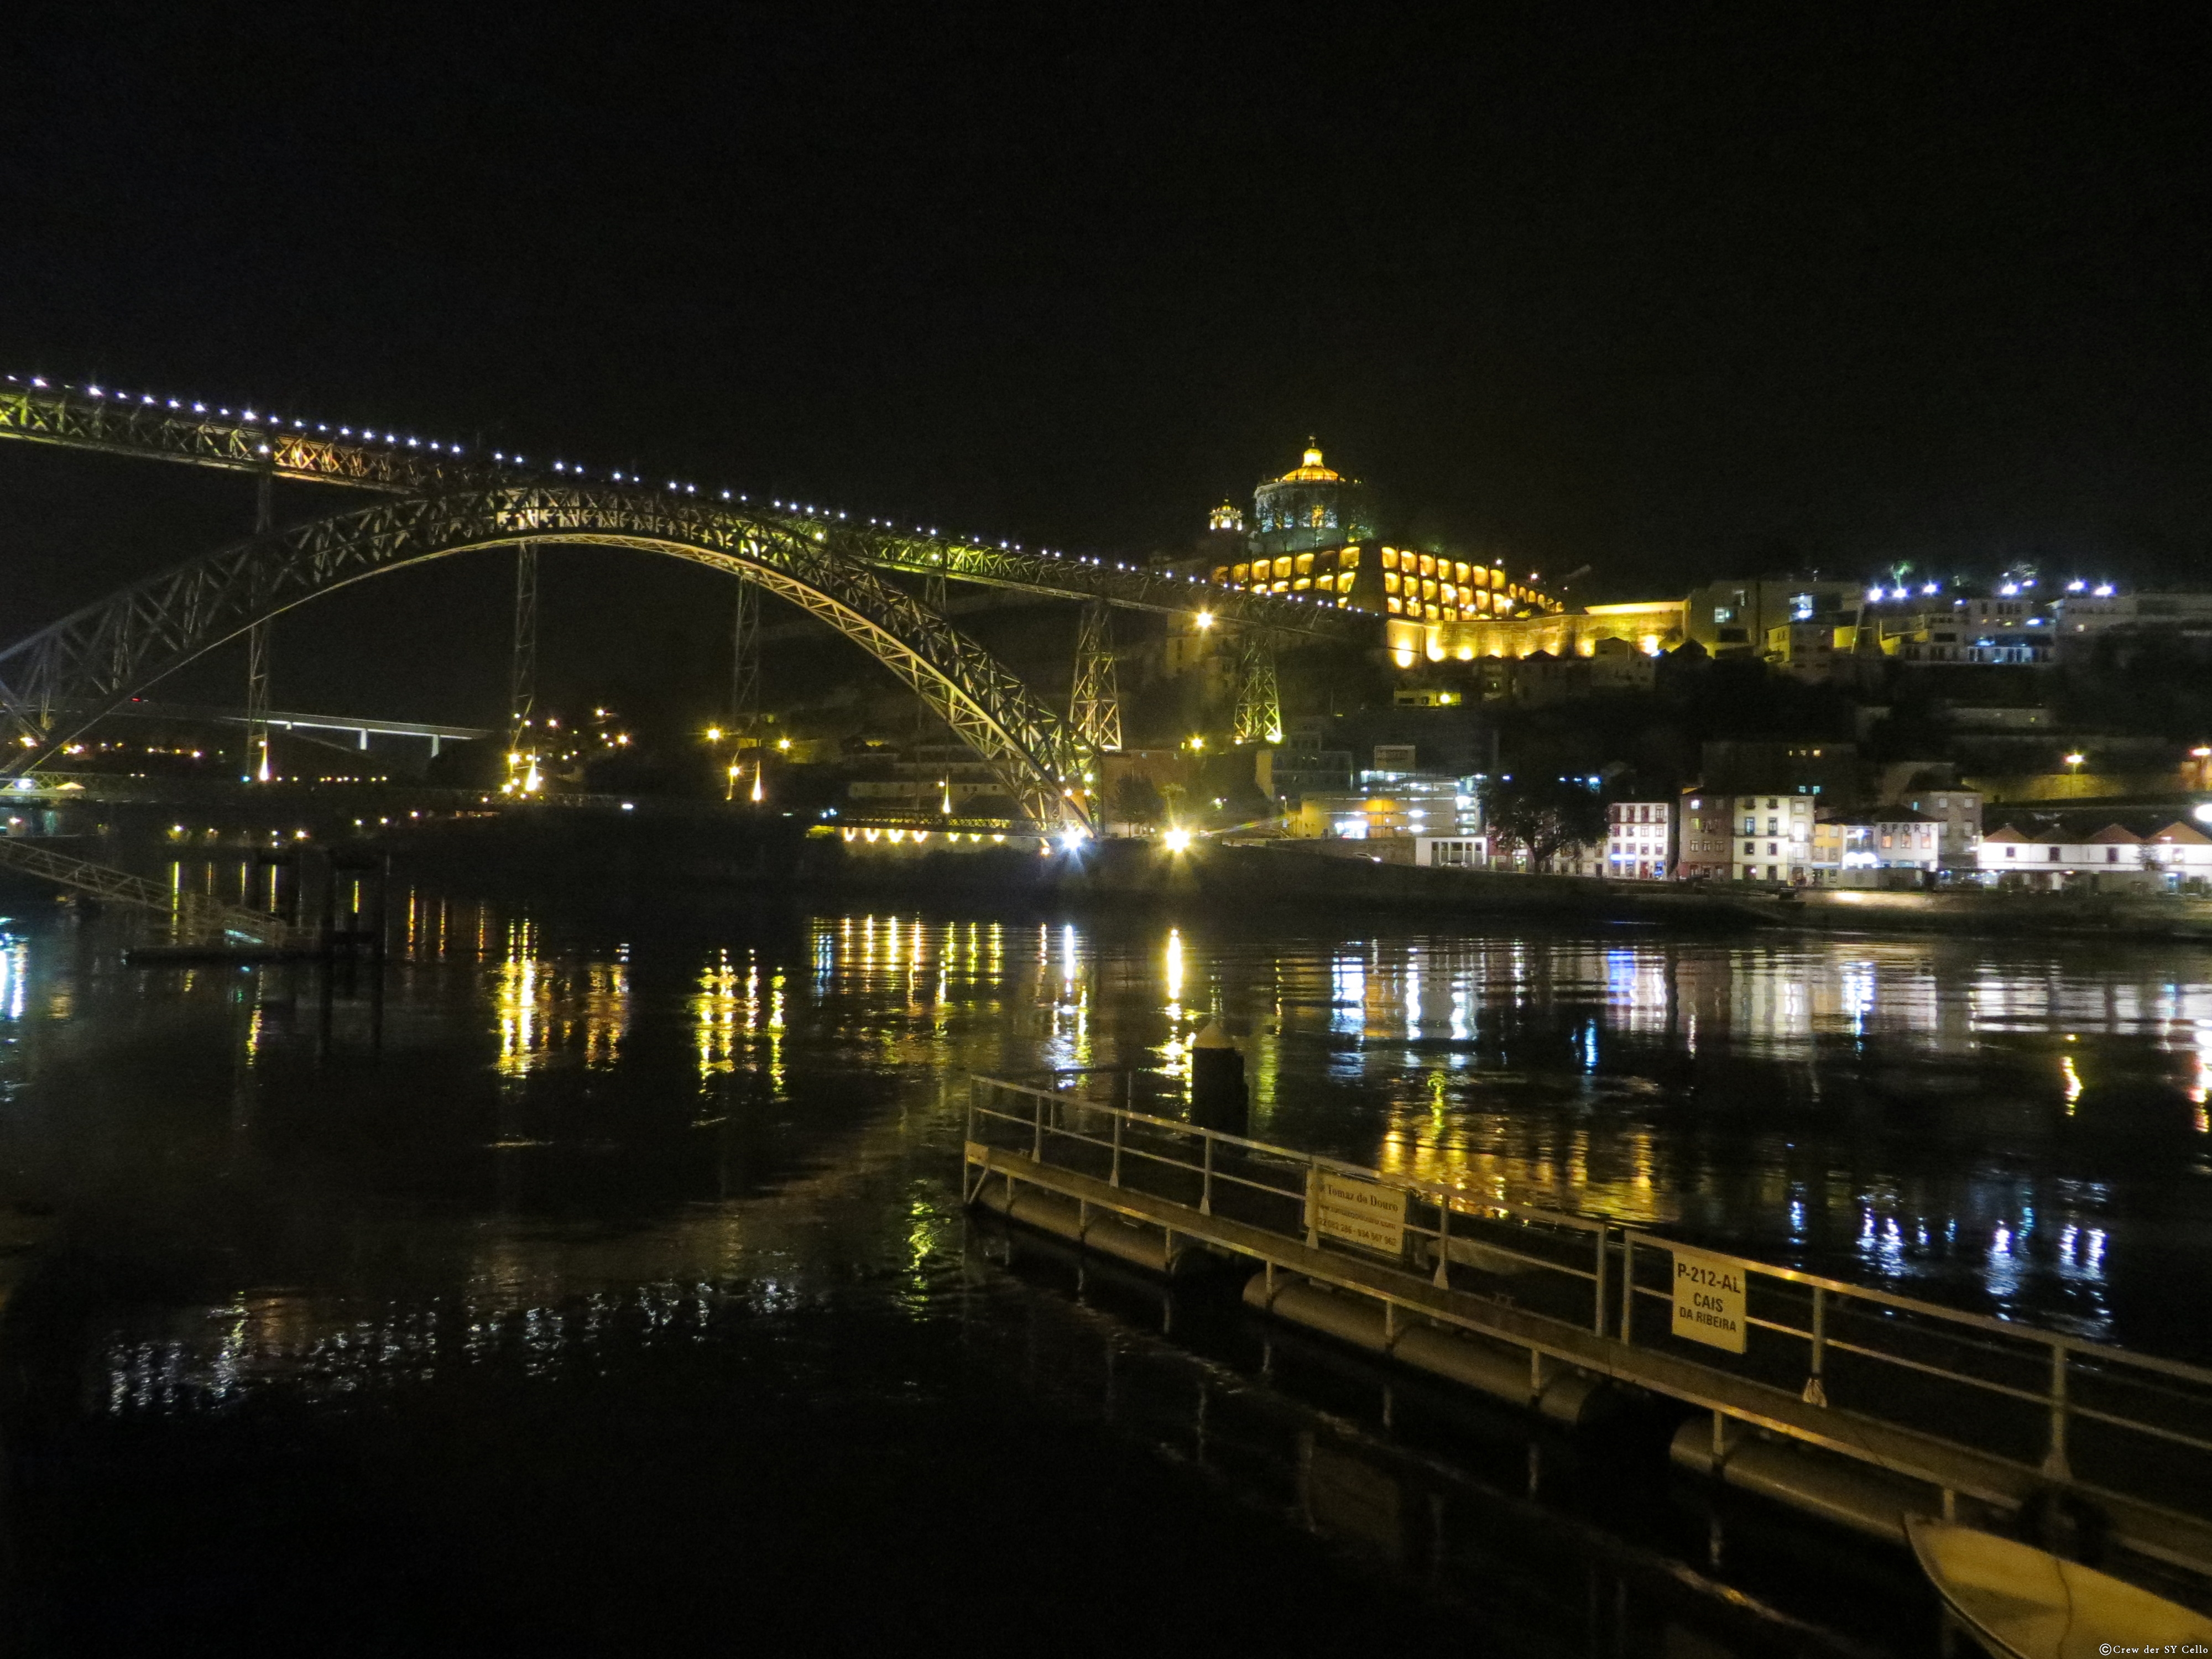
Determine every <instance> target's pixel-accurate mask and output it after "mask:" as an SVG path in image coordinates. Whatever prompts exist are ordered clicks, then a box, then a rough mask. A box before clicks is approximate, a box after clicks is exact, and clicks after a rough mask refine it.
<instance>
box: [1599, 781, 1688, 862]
mask: <svg viewBox="0 0 2212 1659" xmlns="http://www.w3.org/2000/svg"><path fill="white" fill-rule="evenodd" d="M1605 873H1606V874H1607V875H1608V876H1611V877H1613V878H1614V879H1615V880H1617V881H1665V880H1666V879H1667V878H1668V877H1670V876H1672V875H1673V874H1674V802H1672V801H1665V800H1617V801H1613V802H1610V803H1608V804H1607V806H1606V809H1605Z"/></svg>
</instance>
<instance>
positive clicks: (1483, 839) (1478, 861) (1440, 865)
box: [1413, 836, 1490, 870]
mask: <svg viewBox="0 0 2212 1659" xmlns="http://www.w3.org/2000/svg"><path fill="white" fill-rule="evenodd" d="M1413 862H1414V863H1416V864H1420V865H1427V866H1431V867H1433V868H1436V869H1441V870H1487V869H1488V868H1490V837H1489V836H1414V837H1413Z"/></svg>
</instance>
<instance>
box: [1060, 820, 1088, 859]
mask: <svg viewBox="0 0 2212 1659" xmlns="http://www.w3.org/2000/svg"><path fill="white" fill-rule="evenodd" d="M1088 838H1089V832H1088V831H1086V830H1085V829H1084V828H1083V826H1082V825H1081V824H1076V823H1071V824H1070V825H1068V826H1067V828H1066V829H1063V830H1061V831H1060V845H1061V846H1062V847H1063V848H1066V850H1067V851H1069V852H1071V853H1073V851H1074V850H1075V849H1076V848H1079V847H1080V846H1082V845H1083V843H1084V842H1085V840H1087V839H1088Z"/></svg>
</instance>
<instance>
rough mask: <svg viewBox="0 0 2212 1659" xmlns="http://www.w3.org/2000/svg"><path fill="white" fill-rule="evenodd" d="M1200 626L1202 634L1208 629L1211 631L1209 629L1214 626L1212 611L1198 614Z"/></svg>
mask: <svg viewBox="0 0 2212 1659" xmlns="http://www.w3.org/2000/svg"><path fill="white" fill-rule="evenodd" d="M1198 626H1199V629H1200V632H1201V633H1202V632H1204V631H1205V630H1206V629H1209V628H1211V627H1212V626H1213V613H1212V611H1200V612H1199V613H1198Z"/></svg>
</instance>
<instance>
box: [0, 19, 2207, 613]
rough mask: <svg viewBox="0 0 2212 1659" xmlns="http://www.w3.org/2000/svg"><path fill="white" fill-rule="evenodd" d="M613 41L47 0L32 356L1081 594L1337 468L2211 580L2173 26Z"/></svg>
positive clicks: (1489, 521) (1527, 537)
mask: <svg viewBox="0 0 2212 1659" xmlns="http://www.w3.org/2000/svg"><path fill="white" fill-rule="evenodd" d="M580 10H581V9H578V11H579V13H580ZM594 11H595V13H596V17H597V21H593V22H591V23H589V24H568V23H563V22H562V21H558V20H559V17H560V16H561V15H562V14H556V13H555V12H553V11H552V10H550V9H540V8H532V7H506V8H501V9H497V10H496V11H493V12H489V13H487V14H483V16H484V17H488V18H489V20H490V21H467V20H468V18H469V17H470V15H471V12H470V9H467V8H461V7H449V8H443V9H428V8H424V9H406V8H397V9H395V8H389V7H353V8H335V7H315V8H308V9H240V8H230V9H222V8H208V7H199V6H150V7H146V8H143V9H132V8H125V7H102V6H94V5H82V4H69V5H44V4H38V3H31V4H25V3H23V0H18V3H17V4H15V6H13V7H10V8H9V9H7V10H6V12H5V15H4V17H0V49H3V50H4V62H0V76H4V80H0V169H3V170H0V359H4V362H5V366H6V367H8V368H12V369H15V370H16V371H18V372H22V371H36V372H41V373H45V374H49V375H56V376H65V377H69V378H72V379H75V378H80V377H83V376H87V375H93V374H97V375H100V376H105V377H108V378H109V379H111V380H113V381H114V382H116V383H117V384H120V385H125V386H146V387H149V388H153V389H159V390H161V391H164V392H171V391H174V392H192V393H194V394H196V395H204V396H208V397H210V398H215V397H220V398H224V399H240V400H244V399H248V398H251V399H255V400H258V401H260V402H262V403H264V404H270V403H279V404H286V405H288V406H289V407H291V408H293V409H295V410H297V411H298V412H301V413H309V414H313V415H316V416H320V417H322V418H327V419H330V420H332V421H338V420H346V421H351V422H369V423H373V424H375V425H378V426H384V425H387V424H393V425H399V426H402V427H403V428H405V429H411V430H415V431H419V432H421V433H423V434H425V435H452V436H457V437H461V438H464V439H465V438H468V437H470V436H473V435H482V436H483V438H484V439H485V440H486V441H489V442H503V443H505V444H506V445H507V446H510V447H521V448H524V449H526V451H529V450H534V451H536V452H538V453H544V454H550V453H556V452H559V453H565V454H568V455H570V456H574V457H577V458H580V459H585V460H587V461H593V462H597V463H599V464H602V465H621V464H623V463H625V462H629V463H635V464H637V465H641V466H643V467H645V468H647V470H649V471H663V470H665V471H669V472H670V473H671V474H675V473H683V474H688V475H690V476H695V477H699V478H701V479H702V480H711V481H716V482H720V481H725V480H726V481H729V482H732V483H736V484H738V485H739V486H740V487H744V488H748V489H755V490H758V491H759V492H761V493H762V494H764V495H778V494H793V495H801V496H803V497H805V498H808V499H813V500H819V501H829V502H832V503H835V504H839V505H845V506H848V507H855V508H858V509H860V510H861V511H864V512H878V511H890V512H894V513H899V514H900V515H902V516H908V517H911V518H913V519H915V520H920V521H923V522H928V523H935V524H942V525H944V526H946V527H947V528H953V529H960V530H967V531H984V530H988V531H990V532H994V533H999V534H1006V535H1011V536H1015V537H1018V538H1022V539H1024V540H1027V541H1031V542H1040V543H1042V542H1048V543H1052V544H1061V545H1077V546H1081V545H1092V546H1126V545H1146V544H1163V543H1166V542H1170V541H1174V540H1178V539H1181V538H1183V537H1184V536H1186V535H1187V534H1188V532H1190V531H1191V530H1192V529H1194V527H1195V526H1197V525H1198V524H1199V523H1200V519H1201V515H1202V514H1203V513H1204V511H1205V509H1206V507H1207V506H1208V505H1209V504H1210V503H1211V502H1212V501H1215V500H1218V499H1219V498H1220V497H1221V496H1222V495H1225V494H1234V495H1239V496H1244V495H1248V494H1249V489H1250V486H1251V483H1252V482H1253V481H1254V479H1255V477H1258V476H1259V475H1260V474H1261V472H1262V471H1277V470H1280V469H1281V468H1282V467H1284V466H1286V465H1290V464H1291V462H1292V461H1293V460H1294V459H1295V451H1296V449H1297V447H1298V445H1299V443H1300V441H1302V440H1303V439H1304V436H1305V435H1306V434H1307V433H1308V432H1309V431H1311V432H1316V433H1318V434H1319V435H1321V436H1322V440H1323V441H1324V442H1325V444H1326V445H1327V446H1328V450H1329V453H1330V456H1331V459H1333V460H1337V461H1340V462H1341V463H1342V464H1343V465H1346V467H1347V468H1348V469H1350V470H1352V471H1357V472H1358V473H1359V474H1360V475H1362V476H1364V477H1367V478H1368V479H1370V481H1371V482H1373V483H1376V485H1377V486H1378V487H1379V488H1380V489H1381V490H1382V491H1383V495H1384V498H1385V500H1386V501H1388V502H1389V504H1390V506H1391V508H1392V509H1393V516H1394V517H1395V520H1397V522H1398V524H1399V525H1400V526H1401V528H1407V529H1419V530H1425V531H1427V532H1430V533H1443V534H1449V535H1451V536H1454V537H1457V538H1462V539H1464V540H1468V541H1470V542H1475V543H1479V544H1485V545H1487V546H1490V547H1493V548H1496V549H1498V550H1504V552H1506V553H1507V554H1509V555H1510V556H1512V557H1513V558H1515V559H1516V562H1523V563H1526V564H1527V565H1528V566H1530V567H1532V568H1533V567H1542V568H1547V569H1548V570H1551V571H1553V572H1554V573H1557V572H1559V571H1563V570H1565V569H1566V568H1571V567H1572V566H1575V565H1580V564H1584V563H1588V564H1590V565H1592V566H1594V567H1595V568H1596V570H1597V571H1598V573H1599V576H1600V578H1601V582H1602V585H1603V586H1606V587H1607V588H1609V589H1613V590H1617V591H1620V592H1634V591H1638V590H1641V589H1644V588H1647V587H1663V586H1668V585H1670V584H1673V583H1675V582H1678V581H1680V580H1683V579H1684V578H1686V577H1689V576H1693V575H1699V576H1701V575H1706V574H1712V575H1717V574H1741V573H1742V572H1745V571H1747V570H1748V569H1750V568H1753V567H1755V566H1759V565H1762V564H1765V565H1773V564H1780V563H1787V562H1790V561H1792V560H1795V561H1796V562H1799V563H1801V564H1804V563H1820V564H1823V565H1826V566H1830V567H1840V568H1860V567H1863V566H1865V565H1867V564H1869V563H1870V562H1874V561H1876V560H1883V561H1886V560H1888V559H1891V558H1895V557H1900V556H1902V557H1910V558H1913V559H1916V560H1917V561H1920V562H1925V563H1934V564H1938V565H1946V564H1948V565H1953V566H1957V565H1961V564H1966V563H1973V562H1984V561H1990V560H1996V559H2002V558H2009V557H2016V556H2022V555H2030V556H2033V555H2040V556H2043V557H2045V559H2046V560H2049V561H2053V562H2057V563H2061V564H2065V565H2069V566H2078V567H2081V568H2088V567H2091V566H2096V565H2099V564H2100V563H2110V562H2113V561H2116V560H2117V561H2120V562H2123V563H2129V562H2132V563H2134V564H2136V565H2138V566H2141V567H2142V568H2146V569H2148V568H2154V567H2156V568H2164V569H2167V570H2171V571H2173V572H2177V573H2189V572H2192V571H2194V570H2195V569H2196V568H2197V566H2198V565H2200V564H2201V563H2202V562H2203V556H2204V554H2205V550H2206V548H2207V544H2208V537H2212V488H2208V483H2207V466H2206V462H2207V457H2208V454H2212V390H2208V388H2212V353H2209V352H2208V349H2207V346H2208V327H2207V313H2206V301H2207V291H2206V275H2207V252H2208V230H2207V224H2208V219H2207V212H2206V210H2207V206H2208V203H2207V196H2208V192H2212V167H2208V160H2212V158H2208V154H2207V144H2206V137H2207V126H2208V123H2212V100H2208V97H2207V93H2206V76H2205V72H2204V71H2205V68H2206V55H2205V53H2204V52H2203V46H2204V41H2203V39H2202V38H2201V37H2200V36H2199V35H2197V34H2194V33H2191V34H2182V33H2171V32H2168V31H2167V30H2166V28H2165V27H2163V26H2160V25H2158V24H2156V23H2154V22H2152V21H2143V20H2146V19H2150V18H2152V17H2153V14H2150V13H2148V12H2145V13H2142V14H2136V15H2135V16H2136V21H2132V22H2131V21H2128V17H2129V14H2125V13H2123V12H2120V11H2118V10H2111V9H2102V8H2099V9H2087V8H2083V9H2076V10H2075V13H2074V15H2073V16H2072V18H2071V20H2070V21H2068V20H2065V19H2063V18H2062V19H2061V20H2060V21H2058V22H2057V23H2055V24H2054V23H2052V22H2051V21H2049V18H2048V17H2047V16H2046V15H2045V12H2044V11H2043V10H2041V9H2027V8H2020V7H1986V8H1978V7H1970V6H1969V7H1955V8H1942V9H1934V10H1933V11H1932V12H1931V11H1930V10H1929V9H1908V8H1902V7H1899V8H1882V7H1827V8H1795V9H1785V8H1730V9H1715V10H1712V11H1703V10H1699V9H1692V8H1646V9H1626V8H1617V9H1607V10H1596V9H1592V10H1579V9H1570V8H1564V7H1531V6H1522V7H1515V8H1510V9H1498V10H1496V11H1494V12H1485V11H1483V10H1480V9H1475V10H1468V9H1451V8H1443V7H1426V8H1404V9H1400V10H1398V11H1397V12H1396V13H1395V15H1388V14H1385V15H1377V12H1376V9H1374V8H1366V7H1344V6H1340V7H1333V8H1316V9H1297V8H1282V9H1274V10H1272V11H1267V10H1262V9H1249V8H1237V9H1233V11H1231V10H1224V11H1221V12H1210V13H1206V14H1204V15H1200V14H1199V13H1198V12H1197V11H1196V10H1195V9H1191V8H1185V7H1176V8H1163V9H1144V8H1132V7H1119V8H1095V7H1057V6H1048V7H1027V8H1017V7H1012V6H1006V7H991V8H983V9H969V8H963V7H958V6H913V7H902V8H894V7H889V6H869V7H864V8H859V9H846V8H842V7H837V6H834V5H822V4H809V5H793V6H785V7H775V8H753V7H744V6H718V7H708V6H685V7H675V6H651V5H631V6H625V7H604V8H598V9H594ZM1454 12H1456V18H1455V21H1437V19H1438V18H1439V17H1440V16H1441V15H1444V14H1448V13H1454ZM1486 18H1487V20H1488V21H1484V20H1485V19H1486ZM549 20H550V21H549ZM0 464H4V465H5V466H6V468H7V469H8V470H7V472H6V474H5V476H4V478H0V483H8V484H9V493H8V494H7V495H5V496H4V497H0V500H4V501H6V503H7V504H8V511H9V512H10V513H14V514H15V515H16V517H17V518H18V520H21V517H22V516H23V514H25V513H29V512H33V511H36V510H41V509H40V507H39V503H40V499H41V498H40V496H39V494H38V491H37V490H35V489H33V488H32V487H31V486H30V484H29V483H26V482H25V477H24V474H25V468H26V465H27V463H26V462H25V460H24V459H23V458H22V457H21V456H20V455H16V456H7V457H0ZM42 465H43V464H42ZM99 476H100V477H102V478H105V479H109V480H111V481H112V483H113V485H114V488H115V489H118V491H121V492H124V493H125V494H127V493H129V492H130V491H131V490H132V489H137V485H135V484H133V483H131V479H132V478H134V477H137V474H136V473H134V472H132V471H131V470H130V469H128V468H127V467H125V468H124V469H123V470H122V471H116V470H115V469H114V468H112V467H111V468H109V469H108V470H107V471H103V472H101V473H100V475H99ZM223 510H224V511H225V512H229V511H231V510H232V508H231V507H229V506H226V507H224V509H223ZM181 524H182V521H181V520H179V525H180V526H181ZM178 533H179V536H182V535H183V534H184V533H185V532H184V529H183V528H181V527H180V528H179V531H178ZM12 545H13V547H14V548H15V557H14V558H13V559H11V564H12V565H13V566H14V568H13V570H12V571H11V580H15V581H16V582H17V583H18V592H19V595H20V593H21V592H22V591H23V589H22V586H21V585H22V584H28V585H29V586H30V588H31V589H33V590H34V591H36V592H40V594H41V595H43V594H44V593H45V592H46V581H47V573H46V570H45V569H44V568H43V564H42V562H41V561H40V560H39V559H33V557H32V555H33V553H38V552H40V550H42V549H43V548H44V547H45V545H46V544H45V543H44V542H42V541H41V540H40V538H38V537H36V536H33V535H32V534H31V532H28V531H27V530H26V529H25V528H24V526H23V525H22V524H21V522H20V521H19V522H18V524H17V525H16V526H14V528H13V532H12ZM191 550H193V547H192V545H191V544H189V543H188V542H187V543H185V544H179V545H178V546H177V547H175V548H174V549H173V551H174V552H175V553H176V554H179V555H181V554H183V553H185V552H189V551H191ZM151 558H152V550H150V549H149V560H150V559H151ZM152 562H160V561H159V560H153V561H152ZM32 564H40V568H36V569H33V568H28V567H29V566H30V565H32ZM88 568H89V567H88ZM100 568H101V569H103V570H105V569H106V568H107V567H106V564H105V563H103V564H102V565H101V567H100ZM79 597H89V596H88V595H80V596H79ZM14 609H15V605H13V604H11V605H9V610H10V611H11V612H12V611H13V610H14Z"/></svg>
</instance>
